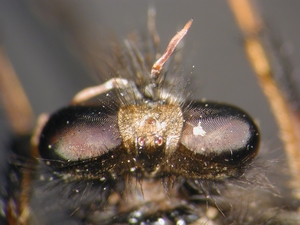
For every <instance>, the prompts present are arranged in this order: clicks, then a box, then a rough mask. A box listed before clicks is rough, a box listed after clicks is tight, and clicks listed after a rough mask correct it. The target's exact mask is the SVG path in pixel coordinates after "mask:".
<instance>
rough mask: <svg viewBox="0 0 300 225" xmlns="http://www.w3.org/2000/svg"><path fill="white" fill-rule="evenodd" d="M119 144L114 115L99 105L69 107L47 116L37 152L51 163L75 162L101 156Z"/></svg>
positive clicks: (119, 139)
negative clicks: (57, 161) (47, 119)
mask: <svg viewBox="0 0 300 225" xmlns="http://www.w3.org/2000/svg"><path fill="white" fill-rule="evenodd" d="M121 143H122V140H121V138H120V133H119V128H118V125H117V116H116V114H113V113H111V112H108V111H107V109H105V108H103V107H101V106H100V107H86V106H70V107H67V108H64V109H62V110H60V111H58V112H56V113H55V114H54V115H52V116H51V118H50V119H49V121H48V122H47V124H46V125H45V127H44V128H43V131H42V134H41V137H40V143H39V152H40V155H41V156H42V158H44V159H49V160H51V161H55V160H59V161H77V160H83V159H89V158H94V157H99V156H102V155H104V154H106V153H107V152H109V151H111V150H113V149H115V148H117V147H118V146H120V145H121Z"/></svg>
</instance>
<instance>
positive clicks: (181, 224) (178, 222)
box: [176, 219, 186, 225]
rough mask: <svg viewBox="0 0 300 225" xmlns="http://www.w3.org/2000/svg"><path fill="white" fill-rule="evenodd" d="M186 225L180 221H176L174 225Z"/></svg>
mask: <svg viewBox="0 0 300 225" xmlns="http://www.w3.org/2000/svg"><path fill="white" fill-rule="evenodd" d="M177 224H178V225H186V222H185V221H184V220H182V219H180V220H177V221H176V225H177Z"/></svg>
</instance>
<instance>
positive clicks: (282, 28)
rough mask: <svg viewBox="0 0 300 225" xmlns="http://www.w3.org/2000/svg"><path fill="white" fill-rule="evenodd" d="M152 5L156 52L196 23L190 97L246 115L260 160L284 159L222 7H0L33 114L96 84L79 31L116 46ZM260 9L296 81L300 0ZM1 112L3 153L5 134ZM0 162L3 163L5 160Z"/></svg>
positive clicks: (276, 1) (142, 27)
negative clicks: (258, 138)
mask: <svg viewBox="0 0 300 225" xmlns="http://www.w3.org/2000/svg"><path fill="white" fill-rule="evenodd" d="M150 5H154V6H155V8H156V12H157V16H156V18H157V30H158V32H159V34H160V37H161V47H162V49H164V48H165V46H166V45H167V43H168V41H169V40H170V39H171V38H172V37H173V35H174V34H175V33H176V32H177V31H178V30H179V29H181V27H182V26H183V25H184V24H185V23H186V22H187V21H188V20H189V19H190V18H193V19H194V22H193V25H192V27H191V29H190V31H189V32H188V34H187V35H186V37H185V38H184V42H185V48H184V59H183V65H184V67H183V71H184V73H186V74H190V73H191V72H192V74H193V75H192V76H193V82H192V84H190V85H189V86H188V88H189V90H192V93H193V94H192V96H193V98H194V99H201V98H207V99H209V100H216V101H220V102H227V103H232V104H234V105H237V106H240V107H241V108H243V109H245V110H246V111H247V112H249V114H250V115H252V116H253V117H254V118H255V119H256V120H257V122H258V124H259V126H260V128H261V131H262V149H263V152H264V153H263V157H266V156H267V157H268V156H269V155H272V156H271V157H278V158H282V157H284V154H283V152H282V145H281V143H280V141H279V139H278V129H277V126H276V124H275V122H274V119H273V116H272V114H271V112H270V110H269V105H268V102H267V101H266V99H265V97H264V95H263V94H262V91H261V90H260V87H259V85H258V84H257V80H256V77H255V76H254V74H253V72H252V70H251V68H250V66H249V64H248V62H247V60H246V57H245V54H244V50H243V46H242V43H243V42H242V35H241V33H240V31H239V29H238V27H237V26H236V22H235V20H234V17H233V15H232V13H231V11H230V9H229V8H228V6H227V2H226V1H211V0H205V1H204V0H202V1H192V0H186V1H174V0H167V1H151V2H146V1H140V0H130V1H117V0H113V1H82V0H72V1H54V0H51V1H34V0H31V1H29V0H27V1H25V0H24V1H20V0H9V1H1V2H0V41H1V43H2V45H4V47H5V48H6V51H7V53H8V55H9V57H10V59H11V62H12V63H13V66H14V68H15V70H16V72H17V74H18V76H19V78H20V80H21V82H22V84H23V85H24V88H25V90H26V92H27V94H28V97H29V99H30V101H31V103H32V106H33V109H34V111H35V114H36V115H39V114H40V113H42V112H53V111H55V110H56V109H58V108H59V107H62V106H64V105H66V104H68V103H69V101H70V100H71V98H72V97H73V96H74V94H75V93H77V92H78V91H79V90H81V89H83V88H85V87H87V86H90V85H93V84H95V80H96V79H94V77H93V76H91V74H93V72H92V71H91V70H90V69H88V68H86V67H85V64H84V63H83V62H81V60H82V59H81V58H80V55H78V52H76V49H77V47H78V46H77V45H76V43H77V40H78V38H77V36H78V34H79V33H81V32H82V31H84V33H85V32H86V37H87V38H86V37H85V38H83V40H84V41H86V42H93V41H95V42H100V43H101V39H100V37H101V36H105V35H106V34H109V33H111V32H113V33H115V34H116V35H117V36H118V37H119V40H122V38H124V37H125V36H126V34H127V33H128V32H131V31H134V30H138V31H146V30H147V10H148V8H149V6H150ZM258 6H259V9H260V11H261V13H262V15H263V16H264V17H265V18H266V20H267V22H268V24H269V25H270V26H271V27H272V28H273V30H275V31H276V33H277V34H278V35H279V36H280V37H281V39H282V41H283V42H284V43H285V44H287V45H288V46H289V49H290V50H291V54H290V58H291V60H292V64H293V67H294V71H295V72H294V77H295V79H296V80H298V82H299V80H300V78H299V77H300V75H299V66H298V63H299V59H300V32H299V30H300V29H299V28H300V13H299V12H300V1H298V0H286V1H282V0H266V1H261V2H260V4H259V5H258ZM70 18H71V19H70ZM81 34H82V33H81ZM84 41H83V42H84ZM74 44H75V45H74ZM88 44H90V43H88ZM192 66H195V68H194V69H193V68H192ZM0 109H1V114H0V116H1V117H0V118H1V121H0V122H1V128H0V134H1V135H0V136H1V137H0V143H1V144H2V145H1V149H0V150H1V151H2V153H3V152H5V150H6V147H5V146H6V144H7V140H8V138H9V132H8V131H9V129H8V125H7V123H6V120H5V116H4V113H3V109H2V108H0ZM0 156H1V155H0ZM2 161H6V158H5V157H3V156H2V157H1V162H2ZM284 164H285V163H283V164H280V165H281V166H282V165H284ZM1 165H3V163H1ZM0 169H1V167H0ZM0 182H1V180H0ZM0 186H1V185H0Z"/></svg>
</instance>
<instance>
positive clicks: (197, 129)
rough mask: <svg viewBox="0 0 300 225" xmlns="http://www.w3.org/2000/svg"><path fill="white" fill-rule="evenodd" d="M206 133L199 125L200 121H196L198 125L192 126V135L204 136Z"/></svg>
mask: <svg viewBox="0 0 300 225" xmlns="http://www.w3.org/2000/svg"><path fill="white" fill-rule="evenodd" d="M205 134H206V132H205V130H203V128H202V126H201V122H199V123H198V126H196V127H194V128H193V135H195V136H199V135H200V136H204V135H205Z"/></svg>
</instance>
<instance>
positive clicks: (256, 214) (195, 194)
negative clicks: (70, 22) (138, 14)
mask: <svg viewBox="0 0 300 225" xmlns="http://www.w3.org/2000/svg"><path fill="white" fill-rule="evenodd" d="M150 18H152V17H151V16H150ZM150 23H151V20H150ZM191 25H192V20H190V21H189V22H187V23H186V25H185V26H184V28H183V29H182V30H180V31H179V32H178V33H177V34H176V35H174V36H173V38H171V41H170V42H169V44H168V45H167V47H166V50H165V51H164V52H162V54H160V53H159V52H157V51H156V50H155V51H154V53H153V52H151V51H150V50H149V49H153V48H154V49H155V46H156V45H157V40H158V39H157V37H158V36H157V34H156V31H155V28H153V29H152V30H151V29H150V41H149V42H150V43H152V44H151V46H152V48H148V45H145V42H144V41H140V39H139V37H136V36H135V35H133V36H131V37H130V38H128V39H126V40H125V41H124V45H123V46H121V47H120V46H119V45H112V46H111V48H112V49H113V53H114V55H113V56H112V58H107V59H106V60H107V61H106V62H107V65H106V66H107V68H108V69H109V70H110V72H109V74H111V75H112V77H110V79H108V80H107V81H105V82H104V83H103V84H100V85H98V86H94V87H90V88H87V89H84V90H83V91H81V92H79V93H78V94H77V95H76V96H75V97H74V98H73V100H72V102H71V103H70V105H68V106H66V107H64V108H62V109H59V110H58V111H55V112H53V113H52V114H49V115H43V116H41V117H40V119H39V123H38V125H37V127H36V129H35V131H34V134H33V136H32V137H31V138H30V139H31V141H30V143H31V144H30V147H28V152H29V154H28V155H26V154H23V155H19V156H17V157H13V156H12V159H11V162H12V168H11V171H10V176H9V177H10V184H9V185H10V189H9V190H8V192H9V193H8V196H9V197H8V198H7V201H6V207H5V210H6V211H5V215H6V218H7V221H8V222H9V223H10V224H197V225H199V224H278V223H281V224H287V223H286V219H287V218H288V216H289V215H292V214H288V215H286V213H281V208H276V207H274V205H273V202H272V203H268V202H266V201H265V200H266V199H268V198H269V197H270V198H272V196H274V193H272V191H270V190H268V191H266V192H264V191H263V190H255V189H254V187H255V188H257V189H260V188H261V189H263V188H264V187H268V188H269V186H268V183H267V184H263V182H267V181H266V180H264V178H265V177H264V176H263V175H260V174H258V173H260V172H261V171H262V170H256V160H255V157H256V155H257V154H258V149H259V140H260V132H259V129H258V127H257V125H256V124H255V122H254V121H253V119H252V118H251V117H250V116H249V115H248V114H247V113H246V112H245V111H243V110H241V109H239V108H237V107H235V106H231V105H228V104H221V103H216V102H210V101H206V100H200V101H199V100H190V99H189V96H188V94H187V93H186V92H185V91H184V86H185V83H184V81H183V80H182V79H181V77H180V76H178V66H177V64H176V59H175V55H176V54H178V52H175V53H174V51H175V49H176V47H178V45H179V43H180V42H181V41H182V39H183V38H184V36H185V35H188V34H187V32H188V30H189V29H192V27H191ZM150 27H151V26H150ZM150 53H151V54H150ZM24 146H25V145H23V146H22V147H23V148H24ZM15 148H16V149H17V148H18V147H15ZM15 151H17V150H15ZM258 164H259V163H258ZM270 192H271V193H270ZM258 199H259V200H258ZM260 199H262V200H263V201H262V202H261V201H260ZM271 205H273V207H269V206H271ZM262 208H265V210H261V209H262ZM282 221H284V222H282ZM291 224H292V223H291Z"/></svg>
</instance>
